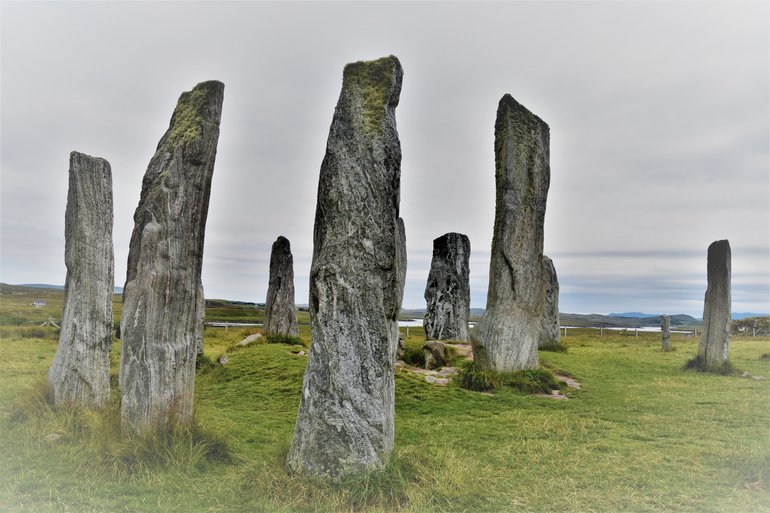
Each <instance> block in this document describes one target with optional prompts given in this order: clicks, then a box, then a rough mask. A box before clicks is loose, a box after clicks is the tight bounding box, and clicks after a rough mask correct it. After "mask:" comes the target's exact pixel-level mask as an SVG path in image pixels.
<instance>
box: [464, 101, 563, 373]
mask: <svg viewBox="0 0 770 513" xmlns="http://www.w3.org/2000/svg"><path fill="white" fill-rule="evenodd" d="M549 137H550V136H549V129H548V125H547V124H546V123H545V122H544V121H543V120H541V119H540V118H538V117H537V116H535V115H534V114H532V113H531V112H530V111H528V110H527V109H526V108H524V107H523V106H522V105H520V104H519V103H518V102H516V100H514V99H513V98H512V97H511V96H510V95H507V94H506V95H505V96H503V98H502V99H501V100H500V104H499V106H498V109H497V120H496V122H495V167H496V170H495V181H496V195H497V197H496V206H495V227H494V232H493V238H492V255H491V262H490V266H489V289H488V292H487V307H486V312H485V313H484V316H483V317H482V318H481V320H480V322H479V323H478V325H477V326H476V328H475V329H474V330H473V332H472V334H471V344H472V345H473V357H474V360H475V361H476V362H477V364H478V365H479V366H480V367H481V368H482V369H489V370H494V371H503V372H510V371H515V370H520V369H534V368H536V367H537V363H538V362H537V348H538V341H539V338H540V331H541V319H542V317H543V309H544V307H545V286H544V280H543V278H542V273H543V223H544V220H545V206H546V198H547V195H548V187H549V183H550V174H551V172H550V164H549Z"/></svg>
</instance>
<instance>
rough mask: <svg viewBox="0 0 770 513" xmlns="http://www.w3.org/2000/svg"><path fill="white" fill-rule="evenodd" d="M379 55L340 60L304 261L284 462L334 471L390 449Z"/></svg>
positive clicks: (391, 350)
mask: <svg viewBox="0 0 770 513" xmlns="http://www.w3.org/2000/svg"><path fill="white" fill-rule="evenodd" d="M402 76H403V71H402V69H401V64H400V63H399V62H398V59H397V58H395V57H393V56H390V57H386V58H382V59H379V60H376V61H371V62H356V63H353V64H348V65H347V66H346V67H345V71H344V74H343V82H342V92H341V93H340V98H339V101H338V103H337V107H336V109H335V112H334V118H333V120H332V124H331V128H330V130H329V138H328V141H327V147H326V156H325V157H324V160H323V164H322V165H321V175H320V179H319V183H318V204H317V209H316V217H315V229H314V237H313V242H314V247H313V261H312V264H311V269H310V323H311V330H312V331H311V333H312V345H311V346H310V353H309V357H308V363H307V369H306V370H305V378H304V381H303V384H302V398H301V402H300V406H299V413H298V416H297V424H296V428H295V432H294V440H293V442H292V445H291V449H290V450H289V454H288V457H287V468H288V470H289V472H291V473H292V474H295V475H304V476H308V477H318V478H323V479H330V480H339V479H341V478H343V477H345V476H349V475H355V474H360V473H363V472H366V471H369V470H372V469H376V468H380V467H382V466H384V465H385V464H386V463H387V462H388V459H389V458H390V453H391V451H392V449H393V430H394V396H395V388H394V375H393V370H394V367H395V362H396V348H397V344H398V334H399V333H398V315H399V311H400V309H401V300H402V296H403V291H404V280H405V278H406V243H405V235H404V225H403V221H402V220H401V218H400V217H399V194H400V193H399V190H400V176H401V145H400V143H399V140H398V132H397V130H396V118H395V108H396V106H397V105H398V100H399V95H400V92H401V79H402Z"/></svg>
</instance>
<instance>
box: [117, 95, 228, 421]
mask: <svg viewBox="0 0 770 513" xmlns="http://www.w3.org/2000/svg"><path fill="white" fill-rule="evenodd" d="M223 94H224V84H222V83H221V82H216V81H210V82H203V83H201V84H198V85H197V86H195V88H194V89H193V90H192V91H188V92H185V93H183V94H182V95H181V96H180V97H179V102H178V103H177V106H176V109H175V110H174V114H173V115H172V117H171V123H170V126H169V128H168V130H167V131H166V133H165V134H164V135H163V137H162V138H161V140H160V143H158V148H157V150H156V151H155V155H154V156H153V157H152V159H151V160H150V164H149V166H148V167H147V172H146V173H145V175H144V180H143V182H142V193H141V197H140V199H139V206H138V207H137V209H136V212H135V213H134V223H135V224H134V232H133V234H132V235H131V242H130V246H129V253H128V275H127V277H126V285H125V288H124V291H123V313H122V319H121V323H120V331H121V342H122V353H121V356H120V390H121V392H122V394H123V398H122V404H121V421H122V424H123V428H124V430H126V429H129V430H134V431H146V430H148V429H150V428H160V427H163V426H167V425H169V424H174V423H180V424H183V425H186V424H189V423H190V422H191V421H192V401H193V392H194V387H195V358H196V354H197V353H198V352H199V351H202V349H203V314H204V298H203V286H202V285H201V267H202V264H203V238H204V231H205V228H206V216H207V214H208V205H209V195H210V192H211V177H212V173H213V171H214V160H215V157H216V152H217V141H218V139H219V121H220V119H221V115H222V98H223Z"/></svg>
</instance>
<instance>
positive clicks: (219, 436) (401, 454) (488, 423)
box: [0, 305, 770, 513]
mask: <svg viewBox="0 0 770 513" xmlns="http://www.w3.org/2000/svg"><path fill="white" fill-rule="evenodd" d="M0 306H1V305H0ZM0 310H1V308H0ZM2 328H3V329H5V330H8V331H7V332H6V334H7V335H8V336H5V337H4V338H0V361H2V362H3V364H2V365H1V366H0V447H2V449H0V511H3V512H14V513H27V512H29V513H32V512H34V513H38V512H41V513H47V512H76V513H87V512H105V511H109V512H121V511H123V512H129V511H130V512H145V511H146V512H155V511H164V512H185V513H197V512H247V511H248V512H283V513H289V512H319V513H320V512H349V511H368V512H385V511H403V512H442V511H443V512H511V511H515V512H553V511H559V512H586V511H595V512H618V511H622V512H640V513H641V512H650V513H652V512H655V513H658V512H693V513H695V512H698V513H701V512H714V513H716V512H720V513H721V512H728V513H729V512H736V513H739V512H740V513H755V512H770V443H769V442H770V439H769V435H770V432H769V431H768V425H770V411H769V409H768V408H767V404H768V399H770V379H768V380H766V381H757V380H753V379H747V378H741V377H739V376H734V375H732V376H720V375H716V374H707V373H699V372H686V371H684V370H683V367H684V364H685V362H686V361H687V360H688V359H689V358H690V357H692V356H693V355H694V354H695V353H696V347H697V340H695V339H692V338H686V337H680V336H678V335H674V336H672V346H673V347H676V349H677V350H676V351H673V352H663V351H662V350H661V348H660V339H659V335H654V334H640V335H639V337H633V336H627V335H626V336H624V335H622V334H611V335H607V334H605V335H604V336H601V337H600V336H599V334H598V333H595V332H593V331H590V330H585V331H582V330H574V331H573V330H570V333H569V336H568V337H567V338H566V339H563V340H562V344H563V345H565V346H566V347H567V348H568V351H567V352H542V353H540V359H541V362H542V363H543V365H544V366H545V367H546V368H548V369H559V370H563V371H566V372H568V373H570V374H571V375H572V376H574V377H575V379H577V380H578V381H579V382H580V383H581V385H582V388H581V389H580V390H570V391H569V392H568V395H569V400H566V401H556V400H553V399H549V398H544V397H536V396H533V395H526V394H522V393H521V392H520V391H518V390H514V389H512V388H510V387H505V386H503V387H500V388H498V389H495V390H494V391H493V392H492V393H480V392H475V391H470V390H466V389H464V388H462V387H461V386H460V383H459V381H460V380H459V379H457V378H456V379H455V380H453V381H452V382H451V383H450V384H449V386H447V387H439V386H435V385H431V384H429V383H426V382H425V380H424V378H423V377H421V376H417V375H415V374H413V373H411V372H409V371H407V370H403V369H398V370H396V441H395V450H394V453H393V457H392V459H391V463H390V464H389V465H388V466H387V467H386V468H385V469H383V470H381V471H379V472H376V473H373V474H371V475H368V476H362V477H360V478H358V479H355V480H348V481H345V482H343V483H340V484H337V485H331V484H324V483H319V482H313V481H303V480H301V479H297V478H292V477H290V476H288V475H287V474H286V472H285V471H284V460H285V455H286V453H287V451H288V448H289V444H290V443H291V438H292V434H293V430H294V421H295V418H296V411H297V406H298V404H299V394H300V392H301V383H302V375H303V372H304V367H305V364H306V361H307V359H306V357H305V356H299V355H298V354H295V353H294V352H293V346H287V345H285V344H266V343H254V344H251V345H249V346H246V347H243V348H239V349H238V350H237V351H232V352H230V353H229V356H230V360H229V362H228V364H227V365H226V366H224V367H223V366H221V365H219V364H216V363H214V364H212V365H209V366H207V367H206V368H205V369H201V370H200V371H199V374H198V377H197V380H196V393H197V402H196V414H197V420H198V423H199V424H198V426H199V428H198V432H197V434H196V433H192V432H191V433H177V434H175V435H174V436H171V437H165V438H164V437H158V438H156V439H154V440H150V441H136V440H134V441H131V440H129V441H125V440H121V439H120V437H118V436H117V435H116V434H115V432H114V428H113V427H110V426H111V425H114V422H115V420H114V419H115V417H114V413H109V412H108V414H107V415H99V414H95V413H93V412H88V411H78V410H55V409H52V408H50V406H48V405H47V404H46V403H45V402H44V401H43V400H42V399H40V394H41V391H40V385H39V384H40V383H41V382H42V380H44V378H45V372H46V370H47V368H48V366H49V365H50V363H51V360H52V358H53V354H54V350H55V347H56V340H54V339H52V338H51V337H50V336H48V335H46V336H43V337H40V338H24V337H23V336H22V333H21V332H19V334H18V336H17V335H15V334H14V330H17V329H18V330H22V329H24V327H23V326H21V327H13V326H3V327H2ZM46 329H48V328H46ZM249 333H250V331H249V330H244V329H242V328H233V327H230V328H229V329H228V330H225V329H224V328H207V329H206V330H205V339H204V340H205V341H204V349H205V355H204V357H205V358H206V359H208V360H209V361H210V362H216V359H217V357H218V356H219V355H221V354H222V353H223V352H224V351H226V350H227V349H228V348H231V347H232V346H233V345H234V344H236V343H237V342H238V341H239V340H241V339H242V338H243V337H245V336H246V335H247V334H249ZM309 338H310V337H309V326H307V325H301V326H300V339H301V340H302V342H303V343H304V344H305V345H307V344H309ZM423 342H424V334H423V332H422V330H420V329H418V328H411V329H410V333H409V336H408V337H407V340H406V343H407V347H409V346H410V345H417V344H420V345H421V344H422V343H423ZM117 353H118V344H117V343H116V344H115V348H114V350H113V355H112V358H111V361H112V362H113V374H116V373H117V362H118V358H117ZM767 354H770V339H769V338H733V339H732V340H731V344H730V361H731V362H732V363H733V365H735V366H736V368H740V369H741V370H745V371H747V372H749V373H751V374H752V375H755V376H756V375H759V376H765V377H768V378H770V362H769V361H768V360H766V359H764V358H763V355H767ZM114 404H115V403H113V406H112V407H113V408H114V407H115V406H114ZM111 433H112V434H111ZM51 434H58V435H60V436H59V437H58V438H57V437H50V436H49V435H51ZM134 453H136V455H137V459H136V460H132V459H131V458H132V457H133V456H130V455H132V454H134ZM147 453H149V454H147ZM142 454H144V456H142ZM153 455H157V456H153ZM153 458H156V459H153ZM129 468H131V470H130V471H129V470H128V469H129Z"/></svg>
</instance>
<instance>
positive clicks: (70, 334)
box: [48, 151, 115, 408]
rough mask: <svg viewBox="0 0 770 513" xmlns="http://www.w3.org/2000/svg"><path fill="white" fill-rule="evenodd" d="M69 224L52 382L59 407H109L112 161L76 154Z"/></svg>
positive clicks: (73, 155) (71, 175)
mask: <svg viewBox="0 0 770 513" xmlns="http://www.w3.org/2000/svg"><path fill="white" fill-rule="evenodd" d="M64 224H65V228H64V239H65V247H64V262H65V264H66V266H67V278H66V282H65V286H64V309H63V311H62V324H61V334H60V336H59V345H58V347H57V348H56V355H55V356H54V359H53V364H52V365H51V368H50V369H49V371H48V384H49V387H50V389H51V393H52V396H53V400H54V402H55V404H57V405H61V404H73V405H75V404H76V405H81V406H86V407H92V408H103V407H105V406H107V402H108V400H109V397H110V351H111V350H112V294H113V291H114V288H115V280H114V257H113V249H112V173H111V170H110V164H109V163H108V162H107V161H106V160H104V159H100V158H95V157H90V156H88V155H85V154H83V153H78V152H75V151H73V152H72V153H71V154H70V167H69V191H68V193H67V210H66V212H65V217H64Z"/></svg>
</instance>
